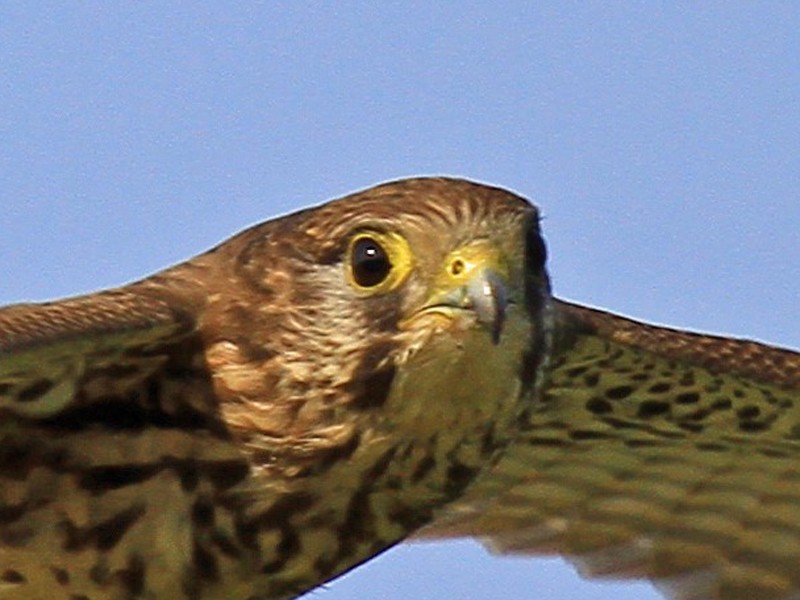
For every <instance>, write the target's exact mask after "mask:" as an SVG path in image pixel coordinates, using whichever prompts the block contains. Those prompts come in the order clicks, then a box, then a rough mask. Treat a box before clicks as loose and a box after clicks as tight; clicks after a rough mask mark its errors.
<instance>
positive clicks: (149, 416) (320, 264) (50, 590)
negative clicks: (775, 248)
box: [0, 178, 800, 600]
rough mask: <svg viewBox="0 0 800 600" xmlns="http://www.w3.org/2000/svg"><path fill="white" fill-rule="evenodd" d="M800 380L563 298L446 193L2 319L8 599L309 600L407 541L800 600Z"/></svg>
mask: <svg viewBox="0 0 800 600" xmlns="http://www.w3.org/2000/svg"><path fill="white" fill-rule="evenodd" d="M799 391H800V355H798V354H796V353H793V352H791V351H788V350H781V349H777V348H771V347H768V346H764V345H761V344H757V343H754V342H749V341H740V340H733V339H726V338H718V337H712V336H704V335H698V334H693V333H686V332H681V331H676V330H671V329H665V328H660V327H654V326H650V325H646V324H642V323H638V322H635V321H632V320H628V319H625V318H622V317H618V316H615V315H612V314H609V313H604V312H600V311H596V310H592V309H588V308H584V307H580V306H577V305H573V304H569V303H566V302H562V301H559V300H556V299H554V298H552V297H551V295H550V289H549V284H548V278H547V273H546V270H545V246H544V243H543V241H542V238H541V235H540V231H539V222H538V216H537V212H536V209H535V208H534V207H533V206H531V205H530V204H529V203H528V202H527V201H525V200H524V199H522V198H520V197H518V196H516V195H514V194H512V193H510V192H507V191H504V190H501V189H497V188H491V187H487V186H483V185H478V184H475V183H470V182H467V181H461V180H453V179H433V178H422V179H410V180H403V181H398V182H394V183H389V184H384V185H381V186H378V187H375V188H372V189H369V190H366V191H364V192H360V193H357V194H354V195H352V196H349V197H346V198H344V199H341V200H336V201H333V202H330V203H328V204H324V205H322V206H319V207H317V208H312V209H309V210H305V211H301V212H298V213H295V214H291V215H288V216H285V217H282V218H278V219H275V220H272V221H268V222H266V223H264V224H261V225H258V226H255V227H253V228H251V229H248V230H246V231H244V232H243V233H240V234H239V235H237V236H235V237H233V238H232V239H230V240H228V241H227V242H225V243H223V244H221V245H219V246H217V247H216V248H214V249H212V250H211V251H209V252H206V253H205V254H202V255H200V256H198V257H195V258H193V259H191V260H189V261H188V262H185V263H182V264H179V265H177V266H175V267H172V268H170V269H167V270H165V271H163V272H161V273H159V274H156V275H154V276H151V277H148V278H147V279H144V280H142V281H139V282H136V283H132V284H130V285H127V286H124V287H121V288H117V289H113V290H107V291H101V292H98V293H95V294H91V295H88V296H83V297H78V298H72V299H66V300H61V301H57V302H51V303H45V304H20V305H13V306H9V307H6V308H3V309H0V598H2V599H4V600H5V599H13V600H17V599H19V600H21V599H26V600H28V599H41V600H45V599H46V600H52V599H56V600H106V599H135V598H142V599H154V598H155V599H161V598H164V599H166V598H169V599H176V598H185V599H192V600H194V599H197V600H209V599H222V598H225V599H230V600H261V599H264V600H266V599H280V598H292V597H295V596H297V595H298V594H301V593H302V592H304V591H306V590H309V589H312V588H314V587H315V586H317V585H319V584H321V583H323V582H325V581H328V580H330V579H332V578H334V577H336V576H337V575H339V574H341V573H342V572H344V571H346V570H348V569H350V568H353V567H354V566H356V565H358V564H359V563H361V562H363V561H365V560H368V559H369V558H370V557H372V556H373V555H375V554H376V553H378V552H380V551H382V550H384V549H385V548H387V547H390V546H392V545H393V544H396V543H397V542H399V541H401V540H403V539H405V538H407V537H408V536H410V535H414V534H416V535H421V536H427V537H445V536H477V537H479V538H482V539H484V540H486V541H488V542H489V543H490V544H491V546H492V547H493V548H494V549H496V550H498V551H501V552H523V553H543V552H549V553H553V552H556V553H562V554H565V555H568V556H570V557H573V558H574V559H575V560H577V561H578V563H579V564H581V565H583V566H584V567H585V570H586V571H587V572H589V573H613V574H618V575H629V576H635V577H648V578H650V579H652V580H654V581H655V582H656V584H657V585H659V586H661V587H662V589H664V590H665V591H666V592H667V593H669V594H671V595H673V596H675V597H677V598H687V599H688V598H691V599H699V598H760V599H778V598H794V597H798V596H800V571H798V569H797V568H796V567H797V565H798V563H800V561H799V560H798V559H800V525H798V523H800V506H798V499H800V464H798V463H797V460H796V455H797V453H798V450H800V445H799V444H800V442H798V440H800V414H799V413H798V411H797V409H796V407H795V402H796V401H797V400H798V398H799Z"/></svg>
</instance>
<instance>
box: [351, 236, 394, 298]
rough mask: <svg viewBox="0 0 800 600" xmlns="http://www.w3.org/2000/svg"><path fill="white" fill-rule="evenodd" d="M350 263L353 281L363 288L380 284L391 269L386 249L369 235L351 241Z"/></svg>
mask: <svg viewBox="0 0 800 600" xmlns="http://www.w3.org/2000/svg"><path fill="white" fill-rule="evenodd" d="M350 264H351V268H352V270H353V281H355V282H356V283H357V284H358V285H360V286H361V287H363V288H371V287H375V286H376V285H380V284H381V283H383V282H384V281H385V280H386V278H387V277H388V276H389V273H390V272H391V271H392V263H391V261H390V260H389V255H388V254H387V252H386V250H384V248H383V246H381V245H380V244H379V243H378V242H377V241H375V240H374V239H373V238H371V237H361V238H358V239H357V240H356V241H355V242H354V243H353V246H352V248H351V250H350Z"/></svg>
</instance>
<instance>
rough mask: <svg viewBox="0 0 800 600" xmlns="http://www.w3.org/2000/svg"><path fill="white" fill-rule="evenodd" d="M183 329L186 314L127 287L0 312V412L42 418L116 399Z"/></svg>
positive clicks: (187, 326)
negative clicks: (68, 409) (102, 400)
mask: <svg viewBox="0 0 800 600" xmlns="http://www.w3.org/2000/svg"><path fill="white" fill-rule="evenodd" d="M191 328H192V322H191V320H190V319H189V317H188V316H186V315H182V314H181V313H179V312H178V311H176V310H174V309H173V308H171V307H170V306H169V305H168V303H167V302H165V301H163V300H160V299H158V298H155V297H153V296H152V295H147V294H142V293H139V292H138V291H136V288H135V287H134V288H123V289H120V290H112V291H107V292H101V293H98V294H92V295H89V296H83V297H79V298H73V299H68V300H62V301H59V302H51V303H45V304H19V305H12V306H8V307H5V308H0V411H3V412H10V413H12V414H15V415H18V416H24V417H30V418H50V417H53V416H54V415H56V414H58V413H60V412H61V411H63V410H65V409H67V408H74V407H75V406H76V404H78V403H89V402H91V401H93V400H96V399H98V398H110V397H111V396H114V395H116V396H121V395H124V392H125V390H126V389H128V388H129V387H130V386H131V385H132V384H133V383H134V382H135V381H140V380H141V379H143V378H145V377H147V376H149V375H150V374H152V373H153V372H154V371H155V370H156V369H158V368H159V367H160V366H162V365H163V364H164V363H165V362H166V361H167V356H168V354H169V353H170V352H172V351H173V350H174V348H175V344H176V343H180V342H181V340H183V339H184V338H186V336H187V333H188V332H189V331H190V330H191ZM103 379H105V381H103Z"/></svg>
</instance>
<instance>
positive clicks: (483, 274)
mask: <svg viewBox="0 0 800 600" xmlns="http://www.w3.org/2000/svg"><path fill="white" fill-rule="evenodd" d="M503 262H504V261H502V260H501V258H500V256H499V253H498V252H497V250H496V249H495V248H494V247H493V246H491V245H490V244H489V243H488V242H486V241H481V242H477V243H473V244H471V245H469V246H467V247H465V248H462V249H460V250H457V251H456V252H454V253H453V254H452V255H451V256H450V257H448V262H447V270H446V272H445V273H443V274H442V276H441V277H440V278H439V280H438V281H437V282H436V286H435V291H434V293H433V294H432V295H431V297H430V298H429V300H428V302H426V303H425V307H424V308H423V309H422V311H421V312H422V313H430V312H438V313H441V314H443V315H444V316H447V317H450V318H452V316H453V314H454V313H455V312H459V311H463V310H467V311H471V312H472V313H473V314H474V315H475V318H476V320H477V322H478V323H480V324H481V325H482V326H483V327H485V328H486V330H487V331H488V332H489V335H490V336H491V340H492V343H494V344H498V343H499V342H500V338H501V336H502V334H503V326H504V325H505V322H506V311H507V308H508V305H509V298H508V285H507V283H506V277H504V275H503V273H504V272H505V270H506V269H505V268H504V267H505V265H504V264H503Z"/></svg>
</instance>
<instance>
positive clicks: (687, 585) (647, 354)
mask: <svg viewBox="0 0 800 600" xmlns="http://www.w3.org/2000/svg"><path fill="white" fill-rule="evenodd" d="M556 311H557V324H558V325H557V335H556V338H557V340H556V352H555V355H554V359H553V362H552V365H551V370H550V376H549V381H548V382H547V385H546V388H545V390H544V394H543V397H542V398H541V400H540V401H539V403H538V405H536V406H535V407H534V409H533V412H532V414H531V415H530V417H529V420H528V422H527V423H526V427H525V431H524V434H523V435H522V436H521V438H520V439H519V441H518V442H517V443H516V444H515V445H514V446H513V447H512V448H511V449H510V450H509V452H508V454H507V456H505V457H504V459H503V460H502V461H501V462H500V463H499V464H498V465H497V466H496V467H495V468H494V470H493V471H492V473H491V474H490V475H489V476H488V477H486V478H485V479H484V480H482V482H481V483H480V484H479V485H478V486H477V488H476V489H474V490H472V492H471V494H470V497H469V498H468V499H467V500H465V501H464V502H462V503H461V504H459V505H458V506H456V507H454V508H453V509H452V510H451V511H450V512H449V513H448V514H445V515H443V516H442V518H441V519H440V520H439V521H438V522H437V523H434V525H433V526H431V527H430V528H429V529H428V530H426V531H425V532H424V535H425V536H426V537H453V536H476V537H478V538H481V539H483V540H484V541H485V542H486V543H487V545H488V546H489V547H490V548H491V549H492V550H494V551H496V552H499V553H522V554H542V553H546V554H552V553H559V554H563V555H565V556H567V557H569V558H571V559H572V560H573V561H574V562H575V564H576V565H577V566H578V568H579V569H580V570H581V572H582V573H584V574H586V575H589V576H604V575H605V576H613V577H646V578H649V579H651V580H653V581H654V582H655V584H656V585H657V586H658V587H659V588H661V589H662V590H663V591H664V592H665V593H666V594H667V595H670V596H672V597H675V598H681V599H700V598H726V599H729V598H759V599H762V600H767V599H778V598H781V599H783V598H797V597H800V569H798V565H800V408H799V407H798V404H800V354H797V353H794V352H790V351H787V350H781V349H777V348H772V347H768V346H765V345H762V344H758V343H755V342H750V341H744V340H734V339H728V338H720V337H713V336H705V335H697V334H692V333H686V332H681V331H676V330H672V329H666V328H661V327H654V326H650V325H645V324H642V323H638V322H635V321H632V320H629V319H625V318H622V317H617V316H615V315H611V314H608V313H604V312H600V311H596V310H592V309H588V308H584V307H580V306H576V305H572V304H568V303H563V302H559V303H557V305H556Z"/></svg>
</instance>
